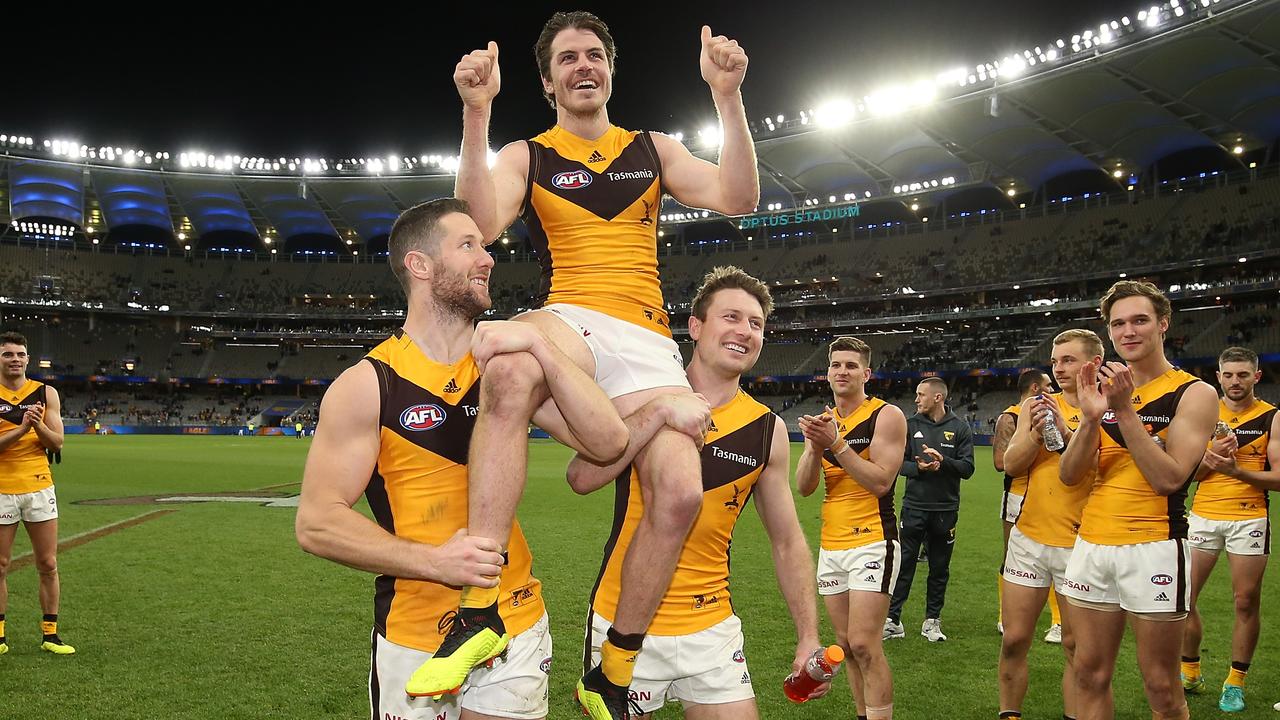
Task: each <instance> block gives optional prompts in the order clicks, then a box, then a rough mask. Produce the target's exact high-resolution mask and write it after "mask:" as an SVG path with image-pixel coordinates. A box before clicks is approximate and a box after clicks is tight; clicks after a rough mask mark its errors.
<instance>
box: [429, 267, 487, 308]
mask: <svg viewBox="0 0 1280 720" xmlns="http://www.w3.org/2000/svg"><path fill="white" fill-rule="evenodd" d="M434 269H435V272H434V273H432V275H433V276H434V277H435V278H436V281H435V282H434V283H432V285H431V304H432V305H433V306H435V309H436V312H437V313H439V314H440V315H443V316H446V317H450V318H456V319H458V320H466V321H471V320H475V319H476V318H477V317H479V316H480V315H481V314H482V313H483V312H484V311H485V310H488V309H489V307H490V306H491V305H492V304H493V303H492V302H490V301H489V300H488V299H487V298H486V299H484V300H482V299H481V298H479V297H477V296H476V294H475V292H473V291H472V289H471V280H470V279H468V278H467V277H465V276H456V275H454V276H450V275H449V274H448V272H447V271H446V269H445V268H444V266H443V265H436V266H435V268H434Z"/></svg>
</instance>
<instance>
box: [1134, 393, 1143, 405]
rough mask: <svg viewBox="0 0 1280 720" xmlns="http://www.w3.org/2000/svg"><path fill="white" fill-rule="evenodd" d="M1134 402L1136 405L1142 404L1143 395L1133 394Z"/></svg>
mask: <svg viewBox="0 0 1280 720" xmlns="http://www.w3.org/2000/svg"><path fill="white" fill-rule="evenodd" d="M1133 404H1134V405H1141V404H1142V396H1141V395H1134V396H1133Z"/></svg>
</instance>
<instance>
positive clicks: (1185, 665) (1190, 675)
mask: <svg viewBox="0 0 1280 720" xmlns="http://www.w3.org/2000/svg"><path fill="white" fill-rule="evenodd" d="M1182 674H1183V675H1185V676H1186V677H1187V680H1188V681H1190V682H1195V681H1197V680H1199V679H1200V661H1199V660H1190V661H1188V660H1183V661H1182Z"/></svg>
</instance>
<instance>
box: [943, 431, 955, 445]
mask: <svg viewBox="0 0 1280 720" xmlns="http://www.w3.org/2000/svg"><path fill="white" fill-rule="evenodd" d="M942 437H944V438H946V439H947V442H951V441H952V440H955V439H956V434H955V433H953V432H951V431H950V430H943V431H942Z"/></svg>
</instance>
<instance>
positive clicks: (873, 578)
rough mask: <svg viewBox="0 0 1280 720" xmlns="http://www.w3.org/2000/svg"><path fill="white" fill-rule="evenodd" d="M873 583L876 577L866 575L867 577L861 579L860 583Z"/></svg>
mask: <svg viewBox="0 0 1280 720" xmlns="http://www.w3.org/2000/svg"><path fill="white" fill-rule="evenodd" d="M875 581H876V576H875V575H868V576H866V577H864V578H862V582H875Z"/></svg>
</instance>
